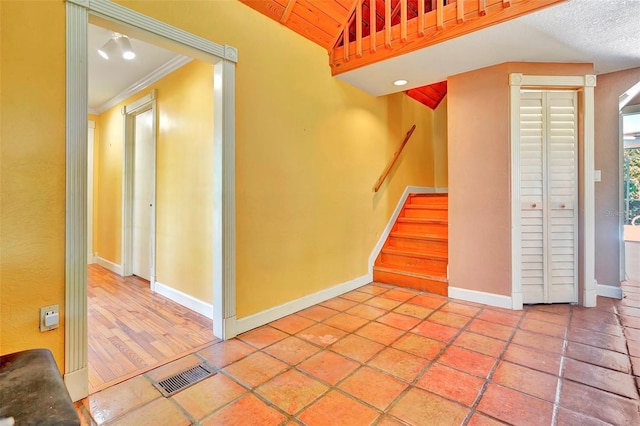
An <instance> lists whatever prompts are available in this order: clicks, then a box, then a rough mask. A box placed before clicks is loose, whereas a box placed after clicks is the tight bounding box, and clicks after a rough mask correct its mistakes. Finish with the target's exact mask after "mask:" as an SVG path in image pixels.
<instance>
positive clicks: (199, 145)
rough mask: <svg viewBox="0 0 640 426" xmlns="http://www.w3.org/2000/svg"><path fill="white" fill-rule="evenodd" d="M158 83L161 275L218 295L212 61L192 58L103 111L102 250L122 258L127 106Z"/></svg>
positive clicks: (173, 283) (181, 286)
mask: <svg viewBox="0 0 640 426" xmlns="http://www.w3.org/2000/svg"><path fill="white" fill-rule="evenodd" d="M154 89H155V90H157V97H156V99H157V119H158V122H157V129H158V136H157V153H156V157H157V170H156V173H157V195H156V197H157V199H156V220H157V222H156V265H157V269H156V280H157V281H158V282H160V283H162V284H165V285H168V286H170V287H172V288H175V289H177V290H180V291H182V292H184V293H186V294H189V295H191V296H193V297H195V298H197V299H199V300H202V301H205V302H207V303H212V302H213V291H212V284H211V283H212V282H213V278H212V275H213V272H212V265H211V259H212V257H213V253H212V239H213V236H212V220H211V218H212V216H213V212H212V209H213V200H212V187H213V173H212V169H211V164H212V162H213V147H212V140H213V67H212V65H210V64H206V63H203V62H200V61H192V62H191V63H189V64H187V65H185V66H183V67H182V68H180V69H178V70H176V71H174V72H173V73H171V74H170V75H168V76H166V77H164V78H163V79H161V80H160V81H158V82H157V83H155V84H154V85H152V86H151V87H149V88H147V89H145V90H143V91H142V92H140V93H139V94H137V95H135V96H132V97H131V98H129V99H127V100H125V101H124V102H122V103H121V104H119V105H116V106H114V107H113V108H111V109H110V110H108V111H106V112H104V113H103V114H101V115H100V119H99V122H100V126H99V128H100V130H99V132H98V133H99V134H100V141H101V143H100V145H99V146H100V148H99V150H98V152H99V153H100V155H99V164H100V168H99V170H100V173H98V174H97V180H98V182H99V183H98V187H99V190H98V205H99V208H98V210H99V215H98V223H97V226H96V228H97V233H98V235H99V244H98V253H99V256H100V257H102V258H104V259H106V260H109V261H111V262H114V263H116V264H120V263H121V261H122V259H121V253H120V251H121V250H120V246H121V214H122V212H121V205H122V201H121V200H122V183H121V182H122V178H121V174H122V146H123V145H122V144H123V140H122V135H123V119H122V114H121V112H120V111H121V108H122V106H123V105H126V104H130V103H132V102H134V101H135V100H137V99H139V98H141V97H143V96H145V95H147V94H148V93H150V92H151V91H152V90H154Z"/></svg>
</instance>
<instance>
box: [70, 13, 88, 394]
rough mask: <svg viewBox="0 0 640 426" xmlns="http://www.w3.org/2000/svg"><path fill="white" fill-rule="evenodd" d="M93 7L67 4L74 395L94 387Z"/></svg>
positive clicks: (72, 370)
mask: <svg viewBox="0 0 640 426" xmlns="http://www.w3.org/2000/svg"><path fill="white" fill-rule="evenodd" d="M87 19H88V14H87V10H86V9H85V8H83V7H79V6H77V5H75V4H72V3H67V5H66V21H67V29H66V49H67V57H66V123H65V126H66V136H65V151H66V179H65V180H66V183H65V187H66V190H65V193H66V213H65V306H64V343H65V350H64V352H65V353H64V381H65V385H66V386H67V389H68V391H69V394H70V395H71V397H72V398H73V400H74V401H76V400H78V399H81V398H83V397H85V396H86V395H87V394H88V392H89V374H88V369H87V365H88V362H87V356H88V355H87V354H88V338H87V131H88V128H87V81H88V77H87V65H86V61H85V59H86V56H87V32H88V28H87Z"/></svg>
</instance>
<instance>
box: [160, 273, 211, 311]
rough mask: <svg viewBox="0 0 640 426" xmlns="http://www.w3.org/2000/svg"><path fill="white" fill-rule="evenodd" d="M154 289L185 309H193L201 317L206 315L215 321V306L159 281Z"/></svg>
mask: <svg viewBox="0 0 640 426" xmlns="http://www.w3.org/2000/svg"><path fill="white" fill-rule="evenodd" d="M152 287H153V288H155V292H156V293H158V294H160V295H162V296H164V297H166V298H167V299H170V300H173V301H174V302H176V303H178V304H180V305H182V306H184V307H185V308H187V309H191V310H192V311H194V312H197V313H199V314H200V315H204V316H205V317H207V318H209V319H213V305H211V304H209V303H206V302H203V301H202V300H200V299H196V298H195V297H193V296H190V295H188V294H186V293H183V292H181V291H180V290H176V289H175V288H172V287H169V286H168V285H166V284H162V283H161V282H158V281H156V282H155V284H154V285H153V286H152Z"/></svg>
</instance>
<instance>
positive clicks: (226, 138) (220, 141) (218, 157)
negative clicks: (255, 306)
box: [212, 60, 236, 339]
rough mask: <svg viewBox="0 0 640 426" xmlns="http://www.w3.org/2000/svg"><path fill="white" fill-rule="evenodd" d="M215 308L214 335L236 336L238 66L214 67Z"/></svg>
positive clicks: (229, 64)
mask: <svg viewBox="0 0 640 426" xmlns="http://www.w3.org/2000/svg"><path fill="white" fill-rule="evenodd" d="M213 110H214V116H213V259H212V261H213V283H214V284H213V306H214V312H215V313H222V315H220V314H217V315H216V318H215V319H214V322H213V329H214V335H215V336H216V337H219V338H222V339H229V338H232V337H234V336H235V335H236V334H235V332H234V331H233V330H235V328H236V327H234V326H231V327H229V328H228V329H227V327H226V325H227V324H228V323H234V321H235V316H236V291H235V284H236V224H235V219H236V201H235V114H233V111H235V64H234V63H233V62H229V61H226V60H224V61H220V62H218V63H217V64H215V65H214V67H213Z"/></svg>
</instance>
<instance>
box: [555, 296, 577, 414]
mask: <svg viewBox="0 0 640 426" xmlns="http://www.w3.org/2000/svg"><path fill="white" fill-rule="evenodd" d="M569 306H570V309H569V321H568V322H567V328H566V329H565V330H564V342H563V343H562V354H561V355H560V366H559V368H558V383H557V384H556V396H555V399H554V401H553V413H552V415H551V425H552V426H555V425H557V424H558V410H559V409H560V394H561V392H562V376H563V374H564V365H565V360H566V355H567V347H568V346H569V330H570V328H571V319H572V318H573V306H572V305H569Z"/></svg>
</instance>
